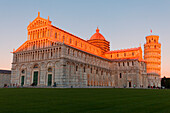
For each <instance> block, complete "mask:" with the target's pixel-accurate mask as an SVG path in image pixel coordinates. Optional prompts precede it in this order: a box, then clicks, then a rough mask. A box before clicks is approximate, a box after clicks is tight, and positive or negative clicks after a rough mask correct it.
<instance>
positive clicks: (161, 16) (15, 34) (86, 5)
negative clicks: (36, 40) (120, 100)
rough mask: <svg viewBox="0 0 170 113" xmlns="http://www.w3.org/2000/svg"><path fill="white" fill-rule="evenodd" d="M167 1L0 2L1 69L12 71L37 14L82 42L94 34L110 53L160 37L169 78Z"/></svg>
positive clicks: (165, 73) (169, 0)
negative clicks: (105, 42)
mask: <svg viewBox="0 0 170 113" xmlns="http://www.w3.org/2000/svg"><path fill="white" fill-rule="evenodd" d="M169 6H170V0H27V1H26V0H0V31H1V32H0V39H1V42H0V69H11V63H12V53H11V52H12V51H13V49H17V48H18V47H19V46H21V45H22V44H23V43H24V42H25V41H26V40H27V26H28V25H29V22H31V21H33V20H34V19H35V18H36V17H37V15H38V12H40V16H41V17H43V18H46V19H47V18H48V16H49V17H50V20H51V21H52V24H53V25H54V26H56V27H59V28H61V29H64V30H65V31H68V32H70V33H72V34H74V35H76V36H79V37H80V38H83V39H85V40H87V39H90V37H91V36H92V35H93V34H94V33H95V32H96V31H95V30H96V28H97V27H99V29H100V33H101V34H102V35H103V36H104V37H105V38H106V40H108V41H110V48H111V50H117V49H126V48H133V47H138V46H139V45H140V44H141V45H142V48H143V45H144V43H145V37H146V36H148V35H151V33H150V30H151V29H152V31H153V33H152V35H159V37H160V43H161V44H162V48H161V49H162V75H161V76H162V77H163V76H166V77H170V65H169V64H170V50H169V49H170V44H169V42H170V7H169Z"/></svg>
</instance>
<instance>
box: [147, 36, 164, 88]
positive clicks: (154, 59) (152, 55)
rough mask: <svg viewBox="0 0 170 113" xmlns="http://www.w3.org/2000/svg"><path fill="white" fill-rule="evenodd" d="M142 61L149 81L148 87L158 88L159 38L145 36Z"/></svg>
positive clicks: (159, 74) (159, 64)
mask: <svg viewBox="0 0 170 113" xmlns="http://www.w3.org/2000/svg"><path fill="white" fill-rule="evenodd" d="M144 60H145V62H146V69H147V74H148V78H149V79H150V81H151V82H150V83H149V85H150V86H155V87H157V86H160V83H159V79H160V76H161V44H160V43H159V36H157V35H149V36H146V43H145V44H144Z"/></svg>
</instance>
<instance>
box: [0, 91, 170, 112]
mask: <svg viewBox="0 0 170 113" xmlns="http://www.w3.org/2000/svg"><path fill="white" fill-rule="evenodd" d="M169 108H170V90H152V89H92V88H91V89H56V88H55V89H50V88H49V89H41V88H39V89H38V88H34V89H31V88H13V89H7V88H6V89H5V88H1V89H0V112H1V113H6V112H8V113H52V112H54V113H61V112H76V113H77V112H88V113H105V112H111V113H113V112H114V113H120V112H129V113H130V112H132V113H150V112H152V113H168V112H170V109H169Z"/></svg>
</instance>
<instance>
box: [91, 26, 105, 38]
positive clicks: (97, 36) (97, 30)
mask: <svg viewBox="0 0 170 113" xmlns="http://www.w3.org/2000/svg"><path fill="white" fill-rule="evenodd" d="M96 39H97V40H105V38H104V36H103V35H102V34H100V33H99V29H98V27H97V29H96V33H95V34H94V35H92V36H91V38H90V40H96Z"/></svg>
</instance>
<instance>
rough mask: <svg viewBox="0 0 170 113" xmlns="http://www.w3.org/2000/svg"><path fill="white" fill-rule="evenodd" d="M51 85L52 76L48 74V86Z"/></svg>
mask: <svg viewBox="0 0 170 113" xmlns="http://www.w3.org/2000/svg"><path fill="white" fill-rule="evenodd" d="M51 85H52V74H48V86H51Z"/></svg>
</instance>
